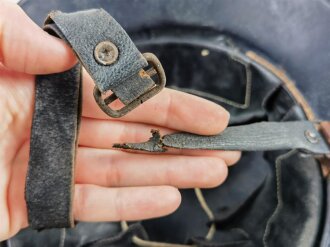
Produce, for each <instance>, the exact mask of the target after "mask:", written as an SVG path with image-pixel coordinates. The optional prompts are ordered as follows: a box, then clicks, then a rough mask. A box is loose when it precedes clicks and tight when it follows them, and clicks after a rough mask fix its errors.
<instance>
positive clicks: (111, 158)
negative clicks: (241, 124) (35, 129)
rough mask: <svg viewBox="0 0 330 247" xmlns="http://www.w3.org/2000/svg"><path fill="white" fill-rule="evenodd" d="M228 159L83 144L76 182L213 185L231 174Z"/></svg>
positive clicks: (178, 185)
mask: <svg viewBox="0 0 330 247" xmlns="http://www.w3.org/2000/svg"><path fill="white" fill-rule="evenodd" d="M227 174H228V168H227V165H226V164H225V162H224V161H223V160H222V159H220V158H216V157H207V156H206V157H192V156H182V155H181V156H177V155H148V154H139V155H137V154H131V153H123V152H120V151H114V150H102V149H91V148H80V149H79V152H78V156H77V169H76V182H77V183H85V184H96V185H100V186H106V187H126V186H155V185H171V186H174V187H178V188H194V187H198V188H212V187H216V186H218V185H220V184H221V183H222V182H223V181H224V180H225V179H226V177H227Z"/></svg>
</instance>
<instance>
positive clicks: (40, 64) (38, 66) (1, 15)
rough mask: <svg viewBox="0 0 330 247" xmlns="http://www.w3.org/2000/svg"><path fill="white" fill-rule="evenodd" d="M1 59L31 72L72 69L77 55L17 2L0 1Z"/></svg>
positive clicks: (7, 64) (11, 66)
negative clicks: (28, 14) (32, 18)
mask: <svg viewBox="0 0 330 247" xmlns="http://www.w3.org/2000/svg"><path fill="white" fill-rule="evenodd" d="M0 62H1V63H3V64H4V65H5V66H6V67H7V68H10V69H12V70H15V71H19V72H25V73H29V74H48V73H55V72H60V71H64V70H67V69H69V68H70V67H72V66H73V65H74V63H75V62H76V58H75V56H74V54H73V52H72V51H71V49H70V48H69V46H68V45H66V44H65V43H64V41H62V40H60V39H58V38H55V37H53V36H51V35H48V34H47V33H46V32H44V31H43V30H42V29H41V28H40V27H38V26H37V25H36V24H35V23H34V22H33V21H32V20H31V19H30V18H29V17H28V16H27V15H26V14H25V13H24V12H23V10H22V9H21V8H20V7H19V6H18V5H17V4H14V3H10V2H8V1H0Z"/></svg>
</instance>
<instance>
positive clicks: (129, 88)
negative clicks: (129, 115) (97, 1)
mask: <svg viewBox="0 0 330 247" xmlns="http://www.w3.org/2000/svg"><path fill="white" fill-rule="evenodd" d="M52 23H54V24H56V27H57V28H58V29H59V31H60V32H61V34H62V35H60V36H61V37H62V38H63V39H64V40H66V41H67V42H68V43H69V44H70V45H71V46H72V48H73V50H74V51H75V53H76V54H77V56H78V58H79V60H80V62H81V63H82V65H83V66H84V68H85V69H86V70H87V72H88V73H89V74H90V76H91V77H92V78H93V79H94V82H95V84H96V85H97V87H98V88H99V89H100V90H101V92H106V91H108V90H112V91H113V92H114V93H115V94H116V95H117V96H118V97H119V99H120V100H121V101H122V102H123V103H125V104H128V103H130V102H131V101H133V100H134V99H136V98H137V97H138V96H140V95H142V94H143V93H144V92H146V91H148V89H150V88H151V87H152V86H153V85H154V83H153V81H152V80H151V79H149V80H141V79H140V80H138V81H137V80H134V79H135V78H133V79H130V78H131V77H132V76H134V75H136V74H138V72H139V71H140V70H141V69H142V68H143V67H146V66H147V65H148V63H147V61H146V59H145V58H144V57H143V56H142V54H141V53H140V52H139V51H138V49H137V48H136V46H135V45H134V43H133V42H132V40H131V39H130V38H129V36H128V35H127V33H126V32H125V30H124V29H123V28H122V27H121V26H120V25H119V24H118V23H117V22H116V20H115V19H113V18H112V17H111V16H110V15H109V14H108V13H107V12H106V11H104V10H103V9H92V10H86V11H80V12H75V13H69V14H67V13H62V12H60V11H53V12H51V13H50V14H49V16H48V19H47V20H46V22H45V24H46V27H47V24H52ZM102 41H111V42H112V43H113V44H115V45H116V46H117V48H118V50H119V55H118V59H117V61H116V62H114V63H113V64H110V65H102V64H100V63H98V62H97V61H96V59H95V57H94V49H95V47H96V46H97V45H98V44H99V43H100V42H102ZM135 77H136V76H135ZM128 79H130V80H128ZM134 85H135V86H134Z"/></svg>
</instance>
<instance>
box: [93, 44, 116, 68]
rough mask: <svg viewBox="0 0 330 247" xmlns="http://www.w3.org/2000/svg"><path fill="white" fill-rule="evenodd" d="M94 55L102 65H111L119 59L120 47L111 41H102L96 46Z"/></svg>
mask: <svg viewBox="0 0 330 247" xmlns="http://www.w3.org/2000/svg"><path fill="white" fill-rule="evenodd" d="M94 57H95V59H96V61H97V62H98V63H100V64H102V65H111V64H113V63H114V62H116V61H117V59H118V48H117V46H115V44H114V43H112V42H110V41H102V42H100V43H98V45H97V46H96V47H95V49H94Z"/></svg>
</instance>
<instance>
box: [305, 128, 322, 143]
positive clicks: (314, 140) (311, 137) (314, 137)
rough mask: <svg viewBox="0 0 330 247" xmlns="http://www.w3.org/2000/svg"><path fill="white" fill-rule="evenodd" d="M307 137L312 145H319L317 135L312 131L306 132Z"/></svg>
mask: <svg viewBox="0 0 330 247" xmlns="http://www.w3.org/2000/svg"><path fill="white" fill-rule="evenodd" d="M305 137H306V139H307V140H308V141H309V142H310V143H318V142H319V139H318V138H317V135H316V134H315V133H314V132H312V131H310V130H306V131H305Z"/></svg>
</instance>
